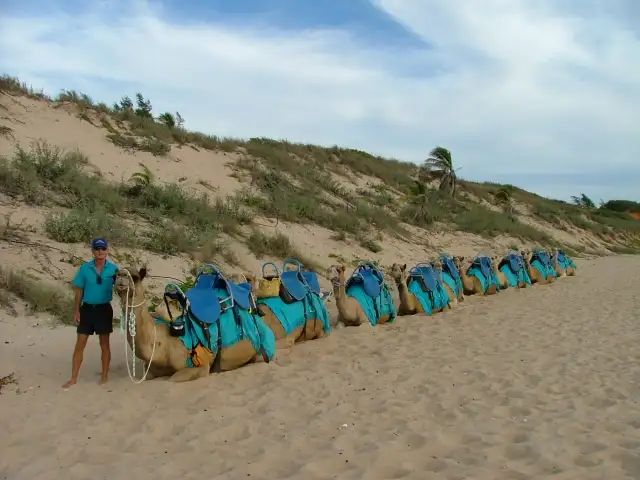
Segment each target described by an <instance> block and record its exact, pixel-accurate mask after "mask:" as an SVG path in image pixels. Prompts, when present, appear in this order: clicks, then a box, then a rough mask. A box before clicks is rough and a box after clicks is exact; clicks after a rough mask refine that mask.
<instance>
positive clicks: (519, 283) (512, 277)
mask: <svg viewBox="0 0 640 480" xmlns="http://www.w3.org/2000/svg"><path fill="white" fill-rule="evenodd" d="M513 257H518V258H519V259H521V260H522V263H521V264H520V265H524V269H523V268H522V266H520V265H518V267H517V268H516V267H515V266H514V268H513V269H512V268H511V267H512V260H514V259H513ZM514 262H515V260H514ZM516 263H517V262H516ZM493 264H494V268H495V270H496V275H497V277H498V280H499V282H500V288H501V289H506V288H508V287H510V286H512V282H513V283H514V284H515V285H513V286H514V287H515V288H526V287H528V286H529V285H531V278H529V272H528V269H527V266H526V263H525V262H524V257H522V255H520V253H519V252H517V251H514V250H510V251H509V252H508V253H507V254H506V255H504V256H503V257H502V258H500V257H499V256H497V255H496V256H495V257H494V258H493ZM514 270H515V271H514Z"/></svg>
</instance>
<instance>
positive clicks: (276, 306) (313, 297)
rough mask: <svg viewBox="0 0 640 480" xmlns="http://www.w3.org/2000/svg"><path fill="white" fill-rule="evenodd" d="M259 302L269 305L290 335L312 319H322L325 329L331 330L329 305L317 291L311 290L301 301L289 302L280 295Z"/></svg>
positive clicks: (261, 299) (326, 330)
mask: <svg viewBox="0 0 640 480" xmlns="http://www.w3.org/2000/svg"><path fill="white" fill-rule="evenodd" d="M305 273H306V272H305ZM257 303H258V305H260V304H264V305H266V306H267V307H269V309H270V310H271V311H272V312H273V313H274V315H275V316H276V317H277V318H278V321H280V323H281V324H282V328H283V329H284V332H285V334H286V335H289V334H290V333H291V332H293V331H294V330H295V329H296V328H299V327H302V326H304V324H305V322H306V321H307V320H312V319H317V320H320V321H321V322H322V325H323V327H324V331H325V332H326V333H329V332H331V322H330V321H329V313H328V312H327V307H326V305H325V304H324V302H323V301H322V299H321V298H320V296H319V295H317V294H316V293H313V292H309V293H307V295H306V296H305V297H304V298H303V299H302V300H301V301H298V302H293V303H288V304H287V303H285V302H284V301H283V300H282V299H281V298H280V297H270V298H260V299H258V301H257Z"/></svg>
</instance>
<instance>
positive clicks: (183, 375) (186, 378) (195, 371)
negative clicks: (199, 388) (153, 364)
mask: <svg viewBox="0 0 640 480" xmlns="http://www.w3.org/2000/svg"><path fill="white" fill-rule="evenodd" d="M208 375H209V365H206V364H205V365H202V366H200V367H194V368H183V369H182V370H178V371H177V372H176V373H174V374H173V375H171V377H170V378H169V380H171V381H172V382H177V383H179V382H190V381H191V380H197V379H198V378H203V377H206V376H208Z"/></svg>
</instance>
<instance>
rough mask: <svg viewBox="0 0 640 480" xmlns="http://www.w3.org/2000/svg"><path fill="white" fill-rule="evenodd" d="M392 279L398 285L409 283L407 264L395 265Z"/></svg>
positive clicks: (392, 269)
mask: <svg viewBox="0 0 640 480" xmlns="http://www.w3.org/2000/svg"><path fill="white" fill-rule="evenodd" d="M391 278H393V280H394V281H395V282H396V285H399V284H402V283H406V282H407V264H406V263H405V264H404V265H400V264H399V263H394V264H393V265H392V267H391Z"/></svg>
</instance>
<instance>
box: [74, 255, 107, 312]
mask: <svg viewBox="0 0 640 480" xmlns="http://www.w3.org/2000/svg"><path fill="white" fill-rule="evenodd" d="M117 272H118V266H117V265H116V264H115V263H113V262H110V261H109V260H107V261H106V262H105V264H104V267H102V272H101V273H100V275H98V270H97V269H96V261H95V260H90V261H88V262H85V263H83V264H82V265H80V268H79V269H78V273H76V276H75V278H74V279H73V282H71V284H72V285H73V286H74V287H78V288H82V289H83V294H82V302H83V303H88V304H90V305H98V304H101V303H110V302H111V300H112V299H113V284H114V282H115V276H116V273H117ZM98 277H101V278H102V282H101V283H98Z"/></svg>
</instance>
